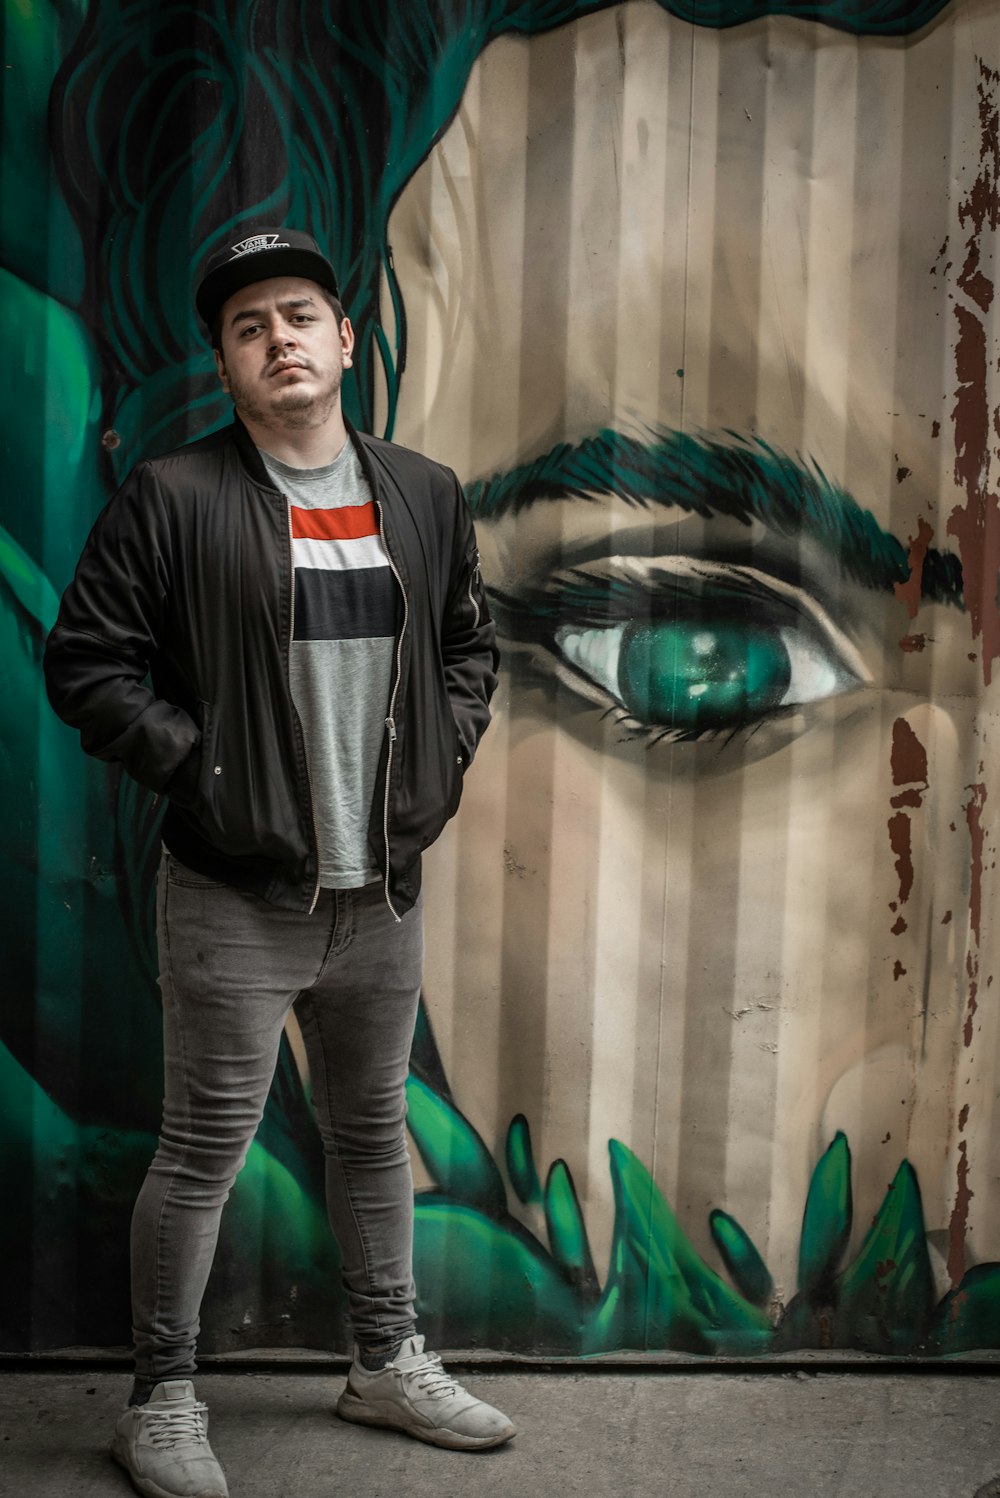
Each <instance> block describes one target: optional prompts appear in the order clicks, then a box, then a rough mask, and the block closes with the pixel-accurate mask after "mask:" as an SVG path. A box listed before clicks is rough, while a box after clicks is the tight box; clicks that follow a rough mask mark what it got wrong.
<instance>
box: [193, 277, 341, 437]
mask: <svg viewBox="0 0 1000 1498" xmlns="http://www.w3.org/2000/svg"><path fill="white" fill-rule="evenodd" d="M221 328H222V332H221V342H222V349H221V351H220V350H218V349H217V350H216V353H215V361H216V367H217V369H218V371H219V378H220V380H221V381H222V388H223V389H224V390H225V391H226V392H227V393H228V394H229V395H231V396H232V398H233V404H234V406H235V407H236V409H237V411H238V412H239V413H240V415H241V416H242V417H244V419H245V420H247V421H249V422H251V423H257V424H259V425H261V426H265V427H292V428H299V427H313V426H319V425H322V424H323V423H324V422H325V421H326V419H327V418H328V417H329V415H330V412H331V411H332V410H333V409H334V407H335V406H336V405H337V402H338V401H339V398H340V385H341V381H342V379H343V375H344V370H345V369H346V368H349V366H350V363H351V351H352V349H353V347H354V334H353V332H352V329H351V324H350V322H349V321H348V319H347V318H346V317H345V318H344V319H343V321H342V322H341V324H340V327H339V328H338V326H337V319H336V316H335V314H334V311H333V308H332V307H331V306H330V303H329V302H328V301H327V299H326V296H325V295H324V293H323V291H322V289H321V288H320V287H319V286H317V285H316V283H315V282H314V281H305V280H300V279H298V278H297V277H294V276H276V277H272V278H271V279H269V280H267V281H256V282H254V284H253V285H252V286H247V287H245V288H244V289H243V290H242V291H238V292H236V293H235V295H234V296H231V297H230V298H229V300H228V301H227V302H226V304H225V306H224V307H223V309H222V319H221Z"/></svg>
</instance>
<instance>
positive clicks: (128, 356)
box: [50, 0, 945, 480]
mask: <svg viewBox="0 0 1000 1498" xmlns="http://www.w3.org/2000/svg"><path fill="white" fill-rule="evenodd" d="M661 3H663V0H661ZM944 3H945V0H914V3H903V0H812V3H802V0H783V3H782V0H777V3H768V0H669V3H666V4H665V6H664V8H665V9H668V10H670V11H671V12H673V13H674V14H676V15H678V16H681V17H682V18H684V19H686V20H689V21H692V22H696V23H697V24H699V25H702V26H712V27H724V26H733V25H737V24H740V23H741V22H744V21H748V20H750V19H753V18H755V17H759V16H761V15H766V14H784V15H794V16H797V17H800V18H802V19H803V20H807V21H811V22H817V21H818V22H822V23H824V24H826V25H829V26H833V27H837V28H840V29H842V30H845V31H851V32H856V33H865V34H874V35H880V36H894V35H900V34H903V33H908V32H913V31H915V30H917V29H918V28H919V27H921V26H923V25H924V24H926V23H927V22H928V21H930V20H931V19H932V18H933V17H934V16H935V15H936V14H937V13H938V12H939V11H940V10H941V9H942V8H943V5H944ZM605 8H606V0H604V3H581V0H340V3H337V0H197V3H195V0H173V3H171V0H93V3H92V4H91V6H90V9H89V12H88V15H87V19H86V22H85V23H84V26H83V28H82V31H81V33H80V35H79V37H78V39H77V42H76V45H75V46H74V48H73V50H72V52H71V54H70V55H69V57H68V58H67V60H66V62H65V63H64V65H63V67H62V69H61V70H60V73H59V75H58V78H57V80H56V84H55V87H54V89H53V94H52V100H51V110H50V128H51V131H52V135H53V155H54V158H55V160H56V161H57V162H58V164H59V168H60V171H61V174H62V185H63V189H64V192H65V194H66V198H67V201H68V203H69V206H70V209H71V211H72V213H73V216H74V218H75V219H76V221H77V224H78V226H79V228H80V231H81V235H82V240H83V244H84V245H85V246H86V247H87V262H86V291H85V295H84V305H83V309H82V310H83V312H84V316H85V318H86V320H87V321H88V323H89V325H90V327H91V330H92V333H93V336H94V339H95V341H96V343H97V346H98V349H99V353H100V357H101V365H102V372H103V390H102V397H103V411H104V424H105V426H106V427H108V428H113V429H114V431H115V432H116V433H117V435H118V438H119V439H120V440H119V441H118V442H117V444H115V443H114V439H111V442H112V445H111V446H110V448H109V454H110V458H109V461H110V463H111V466H112V469H113V472H112V473H109V474H108V478H109V480H111V479H116V478H121V477H122V476H123V474H124V472H126V471H127V470H128V468H129V467H130V466H131V465H132V463H133V462H134V461H135V460H136V458H137V457H138V456H139V455H140V454H141V453H142V452H150V451H152V452H155V451H162V450H164V449H166V448H168V447H171V446H173V445H175V444H176V443H178V442H180V441H183V440H185V439H186V438H187V437H189V436H191V435H193V434H194V433H195V432H197V431H201V430H205V429H207V428H209V427H211V426H213V425H215V424H218V423H219V422H221V421H222V420H224V419H225V418H226V417H227V415H228V403H227V402H226V401H225V398H224V397H223V396H222V395H221V393H220V391H219V387H218V384H217V381H216V378H215V374H214V369H213V366H212V361H211V357H210V354H209V350H208V345H207V341H206V340H205V337H204V334H203V331H202V330H201V329H200V327H199V325H198V323H197V319H196V316H195V312H194V306H193V288H194V284H195V281H196V278H197V273H198V269H199V267H200V265H201V264H202V263H203V261H204V259H205V258H206V256H207V255H208V254H210V253H211V252H212V250H213V249H215V248H217V247H218V246H219V245H220V244H222V243H224V242H225V241H226V240H227V239H228V238H229V237H230V235H231V233H232V232H233V230H234V228H235V227H236V226H237V225H239V226H240V227H244V226H246V227H252V226H254V225H255V224H256V225H260V224H263V223H287V224H291V225H295V226H299V227H305V228H308V229H309V230H311V231H312V232H313V233H314V234H315V235H316V236H317V238H318V239H319V241H320V242H321V244H323V245H324V247H325V248H326V249H327V251H328V253H329V254H330V256H331V258H332V260H333V262H334V264H335V266H336V267H337V270H338V273H339V277H340V284H341V287H342V289H343V293H344V303H345V305H346V307H347V309H348V311H349V312H350V314H351V317H352V321H353V322H354V325H355V329H356V331H357V333H358V348H357V352H356V358H355V373H354V376H353V378H352V379H351V380H350V382H349V385H348V387H347V388H346V389H345V400H346V404H347V408H348V410H349V413H350V414H351V415H352V417H353V418H354V419H355V421H356V422H358V423H359V424H360V425H361V426H363V427H365V428H367V429H369V430H370V429H371V428H372V423H373V415H374V412H373V404H374V391H375V388H376V382H377V375H378V374H379V373H381V375H382V378H383V380H384V385H385V388H386V390H387V392H388V397H389V411H388V420H387V427H388V429H389V430H390V431H391V429H392V425H393V416H394V408H395V401H396V395H397V392H398V385H399V376H400V372H401V368H402V363H403V355H404V351H405V326H406V324H405V309H404V308H403V307H402V305H401V302H400V296H399V290H398V286H397V283H396V278H395V273H394V270H393V266H392V262H391V255H390V253H389V248H388V244H387V238H386V229H387V223H388V218H389V213H390V210H391V208H392V205H393V203H394V201H395V200H396V198H397V196H398V195H399V193H400V192H401V191H402V189H403V187H404V186H405V184H406V182H407V181H408V180H409V178H410V177H411V176H412V174H413V173H414V172H415V170H416V169H417V167H418V166H419V165H420V163H421V161H422V160H423V159H424V157H425V156H426V155H427V153H428V151H429V150H430V149H431V147H432V145H433V144H434V142H435V141H436V140H437V139H438V138H439V137H440V136H441V134H442V133H443V131H444V130H445V129H446V127H447V125H448V123H449V121H450V120H451V118H452V116H453V114H454V113H455V111H456V109H457V108H458V104H459V101H460V99H461V96H462V92H463V90H464V88H465V85H466V81H467V79H468V77H469V73H470V70H471V68H472V66H473V64H474V62H475V60H476V58H477V57H478V55H479V53H480V52H481V51H482V50H483V48H484V47H485V46H486V45H487V43H488V42H490V41H491V40H492V39H494V38H495V37H498V36H501V35H503V34H504V33H510V32H514V33H519V34H521V35H529V34H533V33H536V32H540V31H543V30H547V29H551V28H552V27H555V26H559V25H561V24H564V23H566V22H568V21H571V20H574V19H577V18H579V17H580V16H583V15H586V14H589V13H591V12H593V11H597V10H601V9H605ZM383 284H384V285H385V286H386V288H387V290H388V294H389V297H390V298H391V300H392V302H393V304H394V311H395V318H394V322H395V326H396V329H397V334H396V336H395V337H394V339H393V341H392V343H391V344H390V341H389V339H388V337H387V335H386V332H385V330H384V328H383V326H382V323H381V320H380V316H379V302H380V295H381V289H382V286H383Z"/></svg>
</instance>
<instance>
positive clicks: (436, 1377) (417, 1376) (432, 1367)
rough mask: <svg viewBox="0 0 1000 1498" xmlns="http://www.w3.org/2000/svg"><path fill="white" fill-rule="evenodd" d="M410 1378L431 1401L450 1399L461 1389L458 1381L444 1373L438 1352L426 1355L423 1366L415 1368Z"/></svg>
mask: <svg viewBox="0 0 1000 1498" xmlns="http://www.w3.org/2000/svg"><path fill="white" fill-rule="evenodd" d="M409 1377H410V1378H412V1379H413V1380H414V1382H415V1383H416V1386H417V1388H418V1389H419V1390H420V1392H421V1394H427V1395H428V1396H429V1397H430V1398H431V1399H450V1398H451V1396H452V1395H453V1394H457V1393H458V1392H459V1390H460V1388H461V1385H460V1384H459V1383H458V1382H457V1380H456V1379H454V1378H452V1377H451V1375H450V1374H449V1373H446V1372H445V1371H444V1367H443V1366H442V1363H441V1359H440V1357H439V1355H438V1354H437V1353H436V1352H428V1353H425V1354H424V1361H423V1362H422V1363H421V1366H420V1367H419V1368H414V1369H413V1371H412V1372H411V1373H410V1374H409Z"/></svg>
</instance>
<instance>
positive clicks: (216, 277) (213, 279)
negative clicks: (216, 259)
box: [195, 245, 340, 331]
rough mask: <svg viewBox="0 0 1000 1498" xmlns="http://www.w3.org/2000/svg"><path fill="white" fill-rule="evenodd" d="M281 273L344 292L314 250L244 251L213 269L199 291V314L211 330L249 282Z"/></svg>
mask: <svg viewBox="0 0 1000 1498" xmlns="http://www.w3.org/2000/svg"><path fill="white" fill-rule="evenodd" d="M278 276H298V277H300V278H301V279H302V280H304V281H315V282H316V284H317V285H318V286H322V287H323V288H324V289H325V290H326V291H329V292H331V293H332V294H333V295H334V296H335V297H339V296H340V291H339V289H338V287H337V282H336V279H335V277H334V275H333V272H332V270H331V268H330V265H329V263H328V261H326V260H324V258H323V256H322V255H317V254H315V253H314V252H313V251H312V250H301V249H296V248H294V247H293V246H291V245H289V246H288V248H287V249H286V248H284V247H283V248H282V249H280V250H267V251H264V252H262V253H258V254H256V255H242V256H239V257H238V258H237V259H235V260H227V262H226V264H225V265H219V266H217V267H216V268H215V270H212V271H209V273H208V275H207V276H206V277H205V279H204V281H202V283H201V285H200V286H199V287H198V290H197V292H196V294H195V306H196V307H197V308H198V315H199V317H200V318H201V319H202V321H203V322H204V324H205V326H206V327H207V328H208V329H209V331H211V329H212V326H213V324H214V323H215V321H216V319H217V318H218V316H219V313H220V312H221V311H222V309H223V307H224V306H225V305H226V303H227V302H228V300H229V298H230V297H231V296H235V294H236V292H238V291H242V290H243V289H244V287H246V286H253V285H254V283H255V282H256V281H273V280H274V279H275V278H276V277H278Z"/></svg>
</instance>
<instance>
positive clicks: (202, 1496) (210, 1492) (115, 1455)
mask: <svg viewBox="0 0 1000 1498" xmlns="http://www.w3.org/2000/svg"><path fill="white" fill-rule="evenodd" d="M108 1450H109V1452H110V1453H111V1458H112V1460H113V1461H116V1462H117V1463H118V1465H119V1467H122V1468H123V1469H124V1470H125V1471H126V1472H127V1473H128V1476H129V1480H130V1482H131V1484H132V1486H133V1487H134V1488H135V1490H136V1492H137V1493H141V1494H142V1495H143V1498H178V1494H177V1493H171V1492H170V1491H169V1490H168V1489H167V1488H161V1487H160V1484H159V1483H158V1482H154V1481H153V1479H152V1478H151V1477H138V1476H137V1475H136V1473H135V1472H133V1471H132V1468H131V1466H130V1465H129V1460H128V1454H127V1452H126V1451H125V1450H123V1449H122V1447H120V1446H119V1445H118V1442H117V1439H115V1440H112V1442H111V1445H110V1446H109V1447H108ZM196 1498H229V1495H228V1494H227V1493H224V1492H223V1491H222V1489H221V1488H203V1489H202V1490H201V1492H200V1493H198V1494H197V1495H196Z"/></svg>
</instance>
